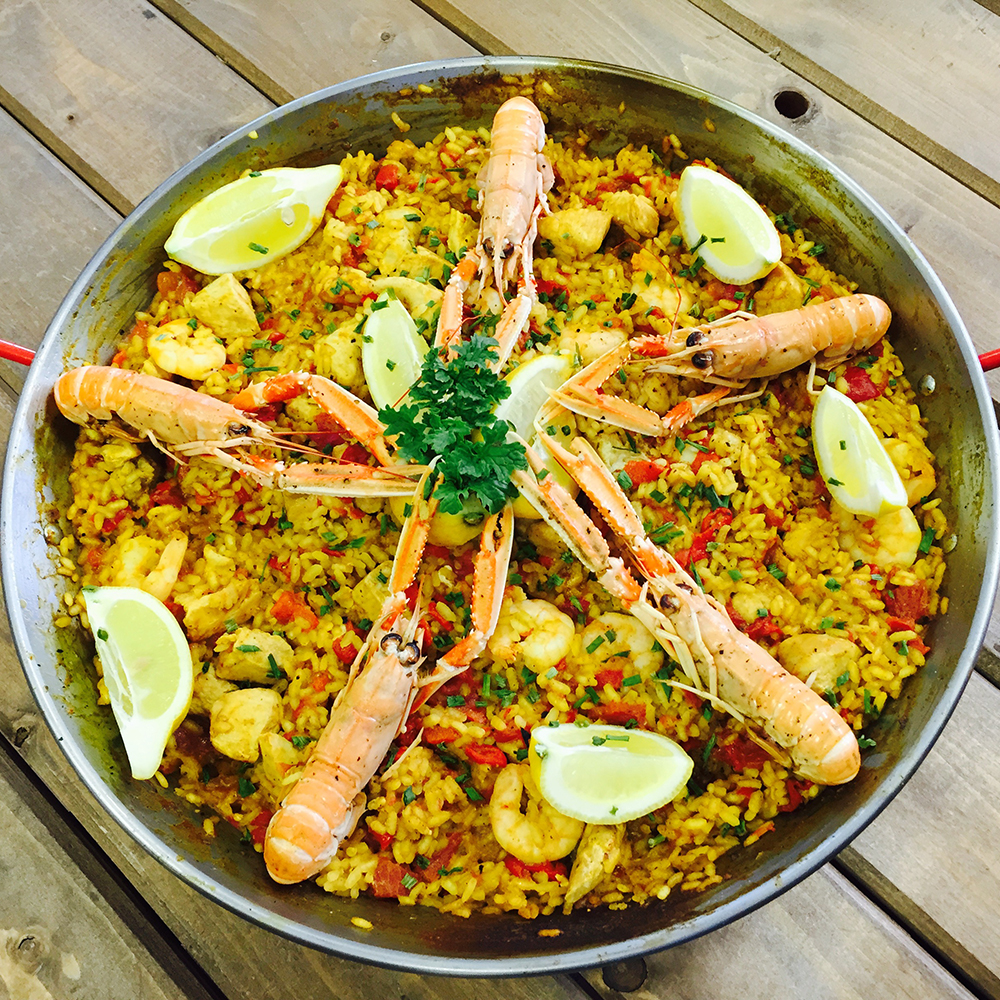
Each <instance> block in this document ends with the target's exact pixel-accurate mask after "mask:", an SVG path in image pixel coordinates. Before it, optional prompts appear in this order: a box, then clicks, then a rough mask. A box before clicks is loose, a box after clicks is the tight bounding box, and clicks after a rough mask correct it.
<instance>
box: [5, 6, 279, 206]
mask: <svg viewBox="0 0 1000 1000" xmlns="http://www.w3.org/2000/svg"><path fill="white" fill-rule="evenodd" d="M0 89H2V91H3V93H0V103H3V104H4V105H7V106H8V110H11V111H13V113H14V114H15V115H16V116H18V117H21V116H20V115H18V109H23V111H25V112H26V113H27V114H28V115H29V116H30V117H31V120H32V122H36V123H37V125H35V128H39V129H41V130H42V132H41V134H40V138H42V139H43V141H44V142H45V143H46V145H50V146H52V147H54V148H56V150H57V152H59V153H60V155H62V151H63V150H65V149H69V150H71V151H72V153H73V154H74V155H73V159H74V160H75V161H76V166H75V169H78V170H79V171H80V172H81V173H82V174H83V176H84V178H85V179H86V180H88V182H91V183H92V184H95V186H96V187H97V188H98V190H101V191H102V193H103V194H104V195H105V197H107V198H108V199H109V200H110V201H111V202H112V204H113V205H114V206H115V208H117V209H118V210H119V211H127V210H128V209H129V207H130V206H131V205H134V204H135V203H136V202H138V201H139V200H140V199H141V198H143V197H145V195H147V194H148V193H149V192H150V191H151V190H152V189H153V188H154V187H155V186H156V185H157V184H158V183H159V182H160V181H161V180H163V178H164V177H166V176H167V175H168V174H169V173H170V172H171V171H173V170H175V169H177V168H178V167H180V166H182V165H183V164H185V163H186V162H187V161H188V160H190V159H191V158H192V157H193V156H195V155H196V154H197V153H199V152H201V150H203V149H204V148H205V147H206V146H209V145H210V144H211V143H213V142H215V141H216V140H217V139H220V138H221V137H222V136H224V135H226V134H227V133H228V132H231V131H232V130H233V129H235V128H236V127H237V126H239V125H241V124H243V123H245V122H247V121H250V120H251V119H253V118H256V117H257V116H258V115H261V114H263V113H264V112H265V111H268V110H270V108H271V107H272V104H271V102H270V101H269V100H267V99H266V98H265V97H263V96H262V95H261V94H260V93H258V92H257V91H256V90H255V89H254V88H253V87H251V86H250V85H249V84H248V83H246V82H245V81H244V80H242V79H240V77H238V76H237V75H236V74H235V73H233V72H232V71H231V70H229V69H227V68H226V67H225V66H224V65H223V64H222V63H221V62H220V61H219V60H218V59H216V58H215V56H214V55H213V54H212V53H211V52H209V51H208V50H207V49H205V48H204V47H203V46H201V45H199V44H198V42H196V41H195V40H194V39H193V38H191V36H190V35H188V34H187V33H186V32H185V31H183V30H182V29H181V28H179V27H178V26H177V25H176V24H174V23H173V22H172V21H170V20H169V19H167V18H165V17H163V15H161V14H160V13H159V12H158V11H157V10H155V9H154V8H153V7H151V6H150V5H149V4H147V3H145V2H142V0H139V2H136V3H129V4H122V3H116V2H115V0H26V2H23V3H17V4H4V5H3V6H2V7H0ZM11 103H14V104H15V105H16V107H14V108H11V107H10V104H11ZM95 182H96V183H95Z"/></svg>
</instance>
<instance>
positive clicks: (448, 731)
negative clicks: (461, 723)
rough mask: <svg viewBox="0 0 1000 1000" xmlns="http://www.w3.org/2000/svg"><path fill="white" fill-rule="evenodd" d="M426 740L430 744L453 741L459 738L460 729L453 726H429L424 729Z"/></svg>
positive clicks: (435, 744)
mask: <svg viewBox="0 0 1000 1000" xmlns="http://www.w3.org/2000/svg"><path fill="white" fill-rule="evenodd" d="M423 739H424V742H425V743H427V744H429V745H430V746H437V745H438V744H439V743H451V741H452V740H457V739H458V730H457V729H452V728H451V726H428V727H427V728H426V729H425V730H424V736H423Z"/></svg>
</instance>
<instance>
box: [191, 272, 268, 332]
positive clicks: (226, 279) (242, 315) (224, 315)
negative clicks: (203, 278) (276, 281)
mask: <svg viewBox="0 0 1000 1000" xmlns="http://www.w3.org/2000/svg"><path fill="white" fill-rule="evenodd" d="M191 311H192V312H193V313H194V314H195V316H196V317H197V319H199V320H200V321H201V322H202V323H204V324H205V326H208V327H211V328H212V329H213V330H214V331H215V333H216V335H217V336H219V337H223V338H228V337H255V336H257V335H258V334H259V333H260V325H259V324H258V323H257V315H256V313H255V312H254V308H253V303H252V302H251V301H250V294H249V293H248V292H247V290H246V289H245V288H244V287H243V286H242V285H241V284H240V283H239V282H238V281H237V280H236V278H234V277H233V275H231V274H223V275H222V276H221V277H218V278H216V279H215V281H213V282H212V283H211V284H209V285H206V286H205V287H204V288H203V289H202V290H201V291H200V292H198V294H197V295H195V297H194V298H193V299H192V300H191Z"/></svg>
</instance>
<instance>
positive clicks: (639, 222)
mask: <svg viewBox="0 0 1000 1000" xmlns="http://www.w3.org/2000/svg"><path fill="white" fill-rule="evenodd" d="M604 210H605V211H606V212H610V213H611V218H612V220H613V221H614V222H617V223H618V225H619V226H621V227H622V228H623V229H624V230H625V231H626V232H627V233H628V234H629V236H633V235H634V236H638V237H640V238H642V239H645V238H648V237H651V236H655V235H656V233H657V230H658V229H659V228H660V213H659V212H657V211H656V206H655V205H654V204H653V203H652V201H650V200H649V198H647V197H646V196H645V195H644V194H633V193H632V192H631V191H615V192H613V193H612V194H609V195H608V196H607V198H605V199H604Z"/></svg>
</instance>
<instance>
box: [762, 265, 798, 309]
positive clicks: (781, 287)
mask: <svg viewBox="0 0 1000 1000" xmlns="http://www.w3.org/2000/svg"><path fill="white" fill-rule="evenodd" d="M808 290H809V286H808V285H807V284H806V283H805V282H804V281H802V279H801V278H799V276H798V275H797V274H796V273H795V272H794V271H793V270H792V269H791V268H790V267H789V266H788V265H787V264H782V263H781V262H780V261H779V262H778V263H777V264H775V265H774V268H773V270H772V271H771V273H770V274H768V276H767V277H766V278H765V279H764V284H763V287H761V289H760V291H758V292H757V293H756V294H755V295H754V302H756V304H757V314H758V315H759V316H766V315H767V314H768V313H776V312H786V311H787V310H789V309H799V308H801V306H802V299H803V297H804V296H805V293H806V292H807V291H808Z"/></svg>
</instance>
